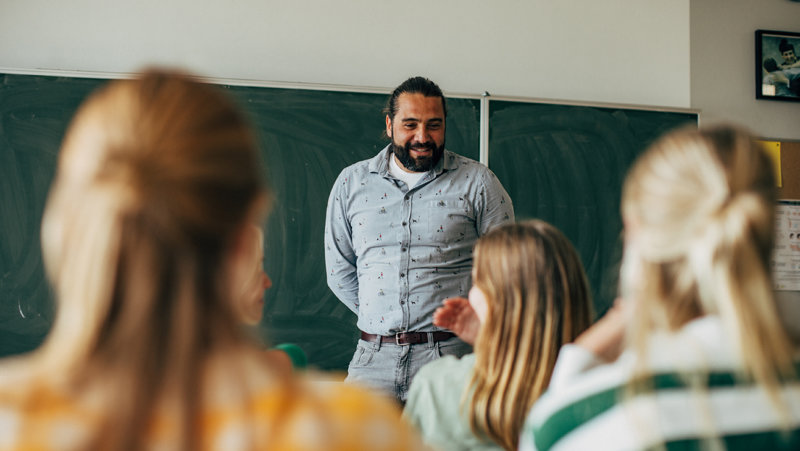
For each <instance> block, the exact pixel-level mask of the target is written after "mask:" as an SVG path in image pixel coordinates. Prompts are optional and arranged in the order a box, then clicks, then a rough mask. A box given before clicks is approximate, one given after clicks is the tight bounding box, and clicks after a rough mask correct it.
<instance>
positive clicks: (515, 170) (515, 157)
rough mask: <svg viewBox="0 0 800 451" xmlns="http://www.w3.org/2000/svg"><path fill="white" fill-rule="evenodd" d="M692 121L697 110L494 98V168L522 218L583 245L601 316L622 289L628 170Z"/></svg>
mask: <svg viewBox="0 0 800 451" xmlns="http://www.w3.org/2000/svg"><path fill="white" fill-rule="evenodd" d="M687 124H695V125H696V124H697V115H696V114H693V113H686V112H663V111H645V110H636V109H621V108H600V107H591V106H572V105H553V104H544V103H530V102H520V101H502V100H490V101H489V168H491V169H492V170H493V171H494V172H495V174H497V177H498V178H499V179H500V181H501V182H502V183H503V186H505V188H506V190H507V191H508V193H509V195H510V196H511V199H512V200H513V201H514V211H515V214H516V217H517V220H521V219H527V218H539V219H542V220H545V221H547V222H550V223H551V224H553V225H555V226H556V227H558V228H559V229H560V230H561V231H563V232H564V233H565V234H566V235H567V237H569V239H570V240H571V241H572V243H573V244H574V245H575V247H576V248H577V249H578V252H579V253H580V256H581V259H582V261H583V264H584V267H585V268H586V272H587V275H588V278H589V283H590V284H591V286H592V291H593V295H594V304H595V310H596V313H598V314H600V313H602V312H604V311H605V310H607V309H608V307H609V306H610V305H611V303H613V301H614V298H615V297H616V293H617V283H618V282H617V280H618V277H617V276H618V270H619V262H620V259H621V256H622V255H621V253H622V247H621V245H622V235H621V232H622V219H621V217H620V195H621V191H622V183H623V181H624V178H625V174H626V172H627V170H628V168H629V167H630V165H631V163H632V162H633V161H634V159H635V158H636V157H637V156H638V155H639V154H641V153H642V151H644V150H645V148H646V147H647V145H648V144H650V143H651V142H652V141H653V140H654V139H655V138H657V137H658V136H660V135H661V134H663V133H664V132H666V131H668V130H670V129H673V128H675V127H680V126H683V125H687Z"/></svg>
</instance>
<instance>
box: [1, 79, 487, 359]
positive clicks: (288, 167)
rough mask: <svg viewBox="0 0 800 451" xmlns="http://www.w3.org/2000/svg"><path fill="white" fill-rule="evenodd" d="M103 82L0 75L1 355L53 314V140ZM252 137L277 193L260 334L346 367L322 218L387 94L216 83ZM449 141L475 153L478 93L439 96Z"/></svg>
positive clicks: (365, 152) (31, 338) (32, 342)
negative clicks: (47, 231) (48, 238)
mask: <svg viewBox="0 0 800 451" xmlns="http://www.w3.org/2000/svg"><path fill="white" fill-rule="evenodd" d="M106 81H107V80H99V79H88V78H73V77H48V76H34V75H11V74H0V356H4V355H10V354H17V353H22V352H26V351H29V350H31V349H34V348H35V347H37V346H38V345H39V344H40V343H41V341H42V339H43V338H44V336H45V335H46V333H47V331H48V330H49V327H50V324H51V323H52V320H53V315H54V306H53V296H52V293H51V292H50V289H49V287H48V284H47V283H46V281H45V276H44V269H43V265H42V258H41V250H40V242H39V227H40V223H41V217H42V210H43V208H44V203H45V199H46V195H47V191H48V189H49V186H50V183H51V181H52V178H53V174H54V171H55V166H56V159H57V154H58V149H59V146H60V142H61V139H62V137H63V135H64V132H65V130H66V127H67V125H68V123H69V120H70V119H71V117H72V115H73V114H74V112H75V110H76V109H77V107H78V106H79V105H80V103H81V101H82V100H83V99H84V98H85V97H86V96H87V95H88V94H89V93H90V92H91V91H92V90H93V89H95V88H96V87H98V86H100V85H101V84H102V83H105V82H106ZM225 89H227V90H228V91H229V92H230V93H231V94H232V95H233V97H234V98H235V99H236V100H237V101H238V102H239V103H240V104H241V106H242V107H243V108H244V109H245V110H246V111H247V113H248V114H249V116H250V118H251V121H252V123H253V125H254V126H255V128H256V130H257V133H258V135H259V139H260V143H261V149H262V153H263V159H264V161H265V162H266V168H267V169H266V170H267V171H268V174H267V176H268V177H269V179H270V181H271V185H272V187H273V189H274V190H275V193H276V202H275V206H274V209H273V212H272V215H271V216H270V218H269V221H268V224H267V229H266V243H265V267H266V271H267V273H268V274H269V275H270V277H271V278H272V280H273V287H272V289H270V290H269V291H268V292H267V294H266V306H265V316H264V321H263V322H262V325H261V328H260V330H261V332H262V334H263V335H264V336H265V338H266V339H267V340H268V341H269V342H271V343H280V342H293V343H296V344H298V345H300V346H301V347H302V348H303V349H304V350H305V351H306V353H307V354H308V360H309V364H310V365H312V366H315V367H318V368H321V369H344V368H346V366H347V362H348V361H349V360H350V357H351V356H352V352H353V350H354V349H355V342H356V339H357V330H356V327H355V320H356V318H355V316H354V315H353V314H352V313H351V312H350V311H349V310H348V309H347V308H346V307H344V306H343V305H342V304H341V303H340V302H339V301H338V300H337V299H336V297H335V296H334V295H333V294H332V293H331V292H330V290H329V289H328V288H327V285H326V282H325V264H324V258H323V244H322V233H323V222H324V217H325V207H326V203H327V199H328V193H329V191H330V188H331V186H332V185H333V182H334V180H335V178H336V176H337V175H338V174H339V172H340V171H341V170H342V169H343V168H344V167H345V166H348V165H350V164H352V163H354V162H356V161H359V160H363V159H366V158H370V157H372V156H374V155H375V154H376V153H377V152H378V151H379V150H380V149H381V148H382V147H383V146H384V145H385V144H386V141H385V140H384V139H383V138H382V132H383V129H384V118H383V115H382V114H381V109H382V108H383V106H384V103H385V101H386V98H387V94H371V93H355V92H344V91H316V90H306V89H284V88H265V87H243V86H225ZM447 102H448V122H447V136H446V139H447V147H448V148H449V149H451V150H454V151H456V152H458V153H461V154H463V155H465V156H467V157H470V158H473V159H476V160H477V159H478V155H479V124H480V101H479V100H476V99H465V98H448V100H447Z"/></svg>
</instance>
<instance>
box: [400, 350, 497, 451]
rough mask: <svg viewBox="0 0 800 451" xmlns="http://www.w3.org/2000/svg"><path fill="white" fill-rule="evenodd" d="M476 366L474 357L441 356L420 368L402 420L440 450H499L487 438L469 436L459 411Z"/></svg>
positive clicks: (464, 416)
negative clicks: (462, 397)
mask: <svg viewBox="0 0 800 451" xmlns="http://www.w3.org/2000/svg"><path fill="white" fill-rule="evenodd" d="M474 366H475V354H467V355H465V356H464V357H462V358H461V359H458V358H456V357H453V356H444V357H442V358H441V359H439V360H436V361H433V362H431V363H429V364H427V365H425V366H423V367H422V368H421V369H420V370H419V372H418V373H417V375H416V376H414V381H413V382H412V383H411V388H410V389H409V393H408V400H407V401H406V406H405V409H404V410H403V417H404V418H405V419H406V420H407V421H408V422H409V423H411V424H412V425H414V426H415V427H416V428H417V430H419V431H420V434H421V435H422V439H423V440H424V441H425V442H426V443H427V444H428V445H430V446H433V447H435V448H436V449H439V450H447V451H449V450H453V451H461V450H502V448H501V447H500V446H498V445H497V443H495V442H493V441H492V440H491V439H489V438H483V439H481V438H479V437H476V436H475V434H473V433H472V430H471V429H470V427H469V420H468V419H467V416H466V415H465V414H464V412H463V411H462V410H461V394H462V393H463V391H464V388H465V387H466V386H467V384H468V383H469V380H470V377H471V376H472V369H473V368H474Z"/></svg>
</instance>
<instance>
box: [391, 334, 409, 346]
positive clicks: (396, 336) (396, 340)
mask: <svg viewBox="0 0 800 451" xmlns="http://www.w3.org/2000/svg"><path fill="white" fill-rule="evenodd" d="M401 333H402V332H401ZM394 344H396V345H397V346H410V345H411V343H409V342H408V341H407V340H406V342H405V343H400V334H399V333H398V334H394Z"/></svg>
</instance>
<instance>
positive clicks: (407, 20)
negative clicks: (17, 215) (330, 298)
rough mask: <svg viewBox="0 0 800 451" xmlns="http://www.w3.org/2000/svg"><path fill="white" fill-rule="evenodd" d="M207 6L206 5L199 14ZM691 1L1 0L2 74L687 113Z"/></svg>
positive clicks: (0, 61)
mask: <svg viewBox="0 0 800 451" xmlns="http://www.w3.org/2000/svg"><path fill="white" fill-rule="evenodd" d="M199 4H202V6H196V5H199ZM689 60H690V58H689V0H667V1H664V0H600V1H598V0H558V1H556V0H497V1H493V2H492V1H486V0H432V1H431V0H406V1H404V2H399V1H385V0H346V1H330V0H287V1H269V0H228V1H214V2H211V1H208V2H201V1H198V0H128V1H124V0H120V1H107V0H69V1H50V0H0V67H5V68H16V69H23V70H26V69H46V70H69V71H99V72H123V73H125V72H133V71H136V70H137V69H139V68H141V67H142V66H143V65H145V64H154V63H159V64H170V65H180V66H183V67H187V68H189V69H191V70H193V71H195V72H199V73H200V74H202V75H206V76H209V77H217V78H238V79H252V80H262V81H272V82H301V83H323V84H336V85H355V86H368V87H377V88H381V89H388V88H392V87H394V86H395V85H397V84H398V83H399V82H401V81H402V80H404V79H405V78H406V77H408V76H411V75H417V74H422V75H426V76H428V77H430V78H432V79H433V80H434V81H436V82H438V83H439V84H440V85H441V86H442V88H443V89H444V90H445V91H446V92H449V93H461V94H480V93H482V92H484V91H488V92H490V93H491V94H493V95H507V96H523V97H534V98H546V99H561V100H575V101H585V102H610V103H629V104H638V105H654V106H666V107H682V108H688V107H689V106H690V97H689V94H690V86H689V81H690V73H689V67H690V66H689Z"/></svg>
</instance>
